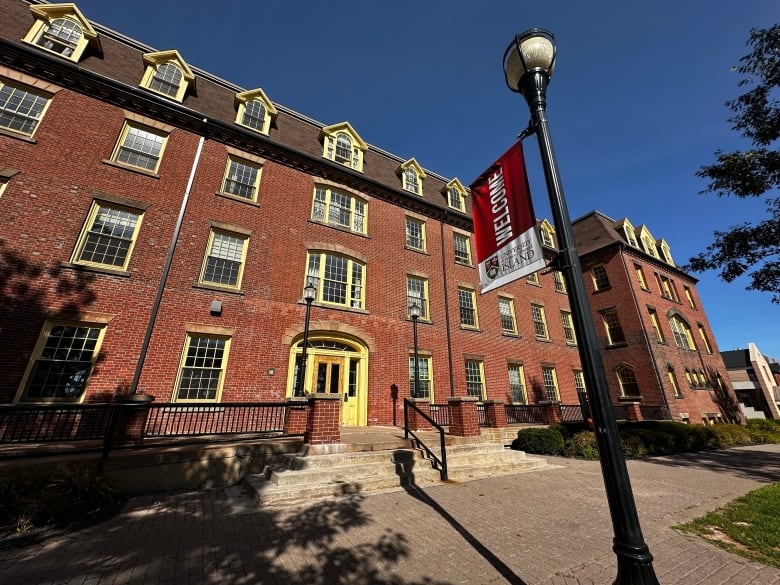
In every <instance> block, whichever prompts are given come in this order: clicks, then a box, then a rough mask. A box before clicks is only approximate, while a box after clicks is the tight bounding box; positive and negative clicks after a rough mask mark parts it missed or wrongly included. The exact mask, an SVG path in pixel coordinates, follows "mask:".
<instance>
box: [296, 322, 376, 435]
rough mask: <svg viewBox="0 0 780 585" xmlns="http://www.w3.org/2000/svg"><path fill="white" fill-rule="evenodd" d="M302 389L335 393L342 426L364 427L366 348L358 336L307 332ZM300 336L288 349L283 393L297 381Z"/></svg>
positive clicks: (366, 373) (366, 377)
mask: <svg viewBox="0 0 780 585" xmlns="http://www.w3.org/2000/svg"><path fill="white" fill-rule="evenodd" d="M308 342H309V346H308V348H307V350H306V373H305V375H304V380H303V392H304V394H308V393H310V392H317V393H325V394H338V395H339V396H340V399H341V424H342V426H349V427H355V426H365V425H366V419H367V413H368V348H367V347H366V345H365V344H364V343H363V342H362V341H361V340H359V339H355V338H352V337H348V336H345V335H343V334H340V333H335V332H324V331H319V332H316V333H313V334H311V335H309V340H308ZM302 353H303V338H302V337H299V338H298V339H296V340H295V341H294V343H293V344H292V346H291V348H290V365H289V366H290V367H289V370H288V371H289V372H290V374H289V376H288V380H287V396H293V394H294V392H295V388H296V387H297V383H298V373H299V372H300V362H301V355H302Z"/></svg>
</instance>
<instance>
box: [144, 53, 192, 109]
mask: <svg viewBox="0 0 780 585" xmlns="http://www.w3.org/2000/svg"><path fill="white" fill-rule="evenodd" d="M144 63H146V72H145V73H144V76H143V79H141V87H145V88H147V89H150V90H152V91H154V92H157V93H159V94H161V95H164V96H166V97H169V98H171V99H174V100H176V101H177V102H180V101H182V100H183V99H184V95H185V94H186V93H187V89H188V88H189V86H190V85H191V84H193V83H194V82H195V75H193V73H192V71H191V70H190V68H189V66H188V65H187V63H185V62H184V59H182V58H181V55H179V52H178V51H162V52H160V53H147V54H146V55H144Z"/></svg>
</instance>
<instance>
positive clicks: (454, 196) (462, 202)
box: [445, 179, 466, 212]
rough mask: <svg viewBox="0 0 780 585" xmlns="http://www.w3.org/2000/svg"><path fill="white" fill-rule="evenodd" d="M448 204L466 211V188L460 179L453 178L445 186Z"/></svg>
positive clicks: (457, 209) (452, 207) (458, 209)
mask: <svg viewBox="0 0 780 585" xmlns="http://www.w3.org/2000/svg"><path fill="white" fill-rule="evenodd" d="M445 190H446V193H447V205H448V206H449V207H450V208H451V209H454V210H456V211H460V212H464V211H466V188H465V187H464V186H463V184H462V183H461V182H460V181H459V180H458V179H453V180H452V181H450V182H449V183H447V185H446V186H445Z"/></svg>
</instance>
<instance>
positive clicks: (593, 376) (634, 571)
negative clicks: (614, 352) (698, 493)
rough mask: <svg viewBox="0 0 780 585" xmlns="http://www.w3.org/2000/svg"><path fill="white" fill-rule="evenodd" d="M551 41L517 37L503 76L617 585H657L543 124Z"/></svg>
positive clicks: (547, 35) (532, 34)
mask: <svg viewBox="0 0 780 585" xmlns="http://www.w3.org/2000/svg"><path fill="white" fill-rule="evenodd" d="M555 57H556V48H555V37H554V36H553V34H552V33H551V32H550V31H548V30H544V29H540V28H534V29H531V30H529V31H526V32H524V33H522V34H519V35H516V36H515V38H514V39H513V40H512V42H511V43H510V44H509V46H508V47H507V49H506V52H505V53H504V75H505V77H506V83H507V85H508V86H509V89H511V90H512V91H515V92H518V93H521V94H522V95H523V97H525V100H526V102H528V107H529V109H530V110H531V123H530V127H529V130H530V131H531V132H535V133H536V136H537V138H538V141H539V150H540V152H541V160H542V166H543V168H544V176H545V180H546V183H547V192H548V195H549V197H550V208H551V211H552V215H553V220H554V222H555V229H556V235H557V237H558V248H559V250H560V251H559V253H558V256H557V258H556V259H555V261H554V263H555V264H556V266H555V268H557V269H558V270H560V271H561V272H562V273H563V276H564V278H565V281H566V285H567V287H568V290H569V302H570V304H571V312H572V320H573V321H574V330H575V333H576V335H577V339H579V340H580V343H579V345H578V349H579V354H580V361H581V363H582V369H583V374H584V376H585V386H586V388H587V393H588V399H589V402H590V406H591V411H592V415H593V420H594V423H595V432H596V441H597V443H598V446H599V453H600V460H601V473H602V475H603V477H604V484H605V488H606V492H607V502H608V504H609V510H610V515H611V517H612V527H613V531H614V538H613V547H612V549H613V550H614V551H615V555H616V556H617V577H616V578H615V585H658V580H657V578H656V576H655V572H654V570H653V555H651V554H650V549H649V548H648V546H647V544H645V542H644V538H643V536H642V529H641V527H640V525H639V516H638V514H637V510H636V503H635V501H634V495H633V492H632V490H631V482H630V480H629V477H628V469H627V468H626V460H625V458H624V456H623V451H622V448H621V445H620V435H619V433H618V428H617V423H616V422H615V418H614V415H613V414H612V401H611V399H610V396H609V389H608V385H607V379H606V376H605V374H604V364H603V362H602V359H601V354H600V353H599V344H598V336H597V335H596V327H595V325H594V323H593V318H592V316H591V311H590V305H589V303H588V297H587V293H586V292H585V284H584V281H583V279H582V267H581V265H580V259H579V256H578V255H577V250H576V247H575V243H574V232H573V230H572V226H571V220H570V219H569V212H568V209H567V207H566V199H565V198H564V195H563V187H562V185H561V178H560V174H559V172H558V163H557V162H556V160H555V153H554V152H553V147H552V140H551V138H550V130H549V127H548V123H547V96H546V92H547V85H548V84H549V82H550V76H551V75H552V73H553V69H554V67H555Z"/></svg>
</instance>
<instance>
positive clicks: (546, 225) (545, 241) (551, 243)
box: [539, 219, 555, 248]
mask: <svg viewBox="0 0 780 585" xmlns="http://www.w3.org/2000/svg"><path fill="white" fill-rule="evenodd" d="M554 233H555V230H554V229H553V226H551V225H550V222H549V221H547V220H546V219H545V220H543V221H542V223H541V224H539V237H540V238H541V240H542V245H543V246H546V247H547V248H555V240H554V239H553V234H554Z"/></svg>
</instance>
